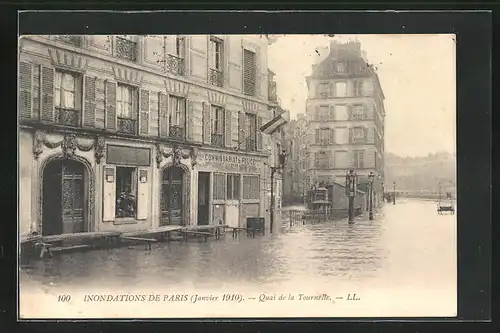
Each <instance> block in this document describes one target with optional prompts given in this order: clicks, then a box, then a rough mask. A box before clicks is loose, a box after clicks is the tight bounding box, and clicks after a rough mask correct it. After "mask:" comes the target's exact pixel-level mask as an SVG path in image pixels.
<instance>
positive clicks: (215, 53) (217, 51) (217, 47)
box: [210, 37, 224, 87]
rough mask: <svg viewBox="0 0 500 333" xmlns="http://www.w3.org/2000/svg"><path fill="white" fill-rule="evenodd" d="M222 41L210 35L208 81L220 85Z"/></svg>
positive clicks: (221, 76) (221, 80)
mask: <svg viewBox="0 0 500 333" xmlns="http://www.w3.org/2000/svg"><path fill="white" fill-rule="evenodd" d="M223 49H224V44H223V41H222V40H220V39H219V38H215V37H210V83H211V84H213V85H214V86H219V87H222V86H223V84H224V76H223V70H222V69H223V57H222V56H223V54H222V52H223Z"/></svg>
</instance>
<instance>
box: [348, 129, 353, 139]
mask: <svg viewBox="0 0 500 333" xmlns="http://www.w3.org/2000/svg"><path fill="white" fill-rule="evenodd" d="M352 142H353V130H352V128H349V143H352Z"/></svg>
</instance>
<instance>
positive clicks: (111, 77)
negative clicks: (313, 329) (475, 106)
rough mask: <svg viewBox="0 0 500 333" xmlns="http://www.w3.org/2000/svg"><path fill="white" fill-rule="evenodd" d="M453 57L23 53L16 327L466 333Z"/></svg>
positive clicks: (353, 39)
mask: <svg viewBox="0 0 500 333" xmlns="http://www.w3.org/2000/svg"><path fill="white" fill-rule="evenodd" d="M207 31H208V30H207ZM455 48H456V39H455V35H452V34H420V35H417V34H357V35H356V34H351V35H337V34H315V35H311V34H300V35H299V34H290V35H289V34H279V35H278V34H276V35H271V34H270V35H250V34H240V35H236V34H227V35H222V34H220V35H212V34H205V35H94V34H88V35H23V36H20V38H19V42H18V61H19V62H18V128H19V130H18V163H19V165H18V184H19V185H18V186H19V189H18V192H19V193H18V249H19V256H18V283H19V296H18V300H19V313H18V317H19V319H21V320H29V319H35V318H36V319H40V318H42V319H50V318H60V319H64V318H68V319H69V318H77V319H99V318H116V319H119V318H153V317H154V318H263V317H271V318H273V317H280V318H282V317H287V318H296V317H316V318H317V317H355V318H362V317H454V316H456V315H457V202H456V198H457V189H456V185H457V184H456V183H457V172H456V169H457V167H456V164H457V160H456V97H457V96H456V56H455Z"/></svg>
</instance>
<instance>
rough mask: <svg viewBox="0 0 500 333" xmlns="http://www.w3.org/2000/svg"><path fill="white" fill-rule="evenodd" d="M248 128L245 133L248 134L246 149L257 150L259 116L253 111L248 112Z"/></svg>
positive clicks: (246, 123)
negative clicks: (252, 112)
mask: <svg viewBox="0 0 500 333" xmlns="http://www.w3.org/2000/svg"><path fill="white" fill-rule="evenodd" d="M245 116H246V118H247V119H246V122H245V125H246V129H245V133H246V135H248V138H246V141H247V142H246V149H247V150H250V151H255V150H257V116H256V115H254V114H251V113H246V114H245Z"/></svg>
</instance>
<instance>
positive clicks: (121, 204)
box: [116, 167, 137, 218]
mask: <svg viewBox="0 0 500 333" xmlns="http://www.w3.org/2000/svg"><path fill="white" fill-rule="evenodd" d="M136 184H137V170H136V168H130V167H116V217H117V218H127V217H128V218H135V216H136V211H137V186H136Z"/></svg>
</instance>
